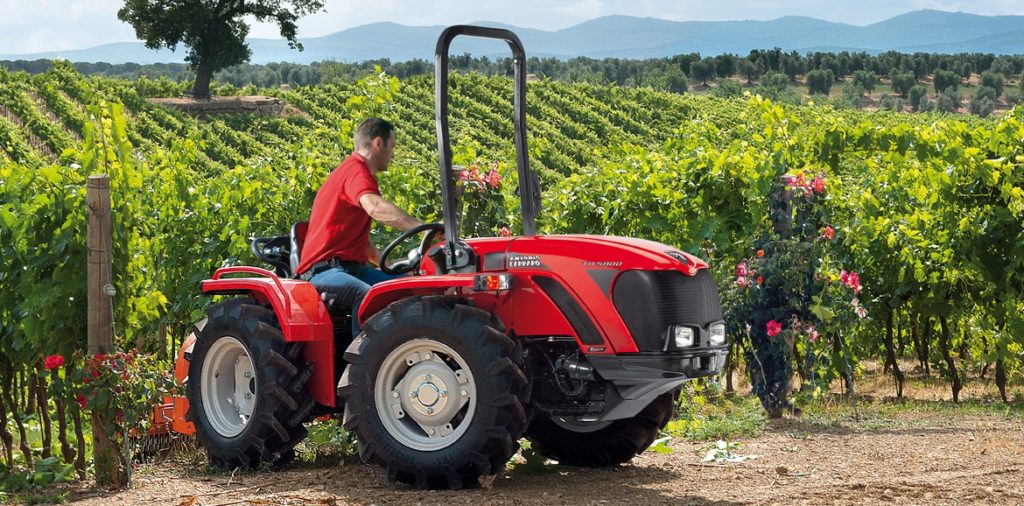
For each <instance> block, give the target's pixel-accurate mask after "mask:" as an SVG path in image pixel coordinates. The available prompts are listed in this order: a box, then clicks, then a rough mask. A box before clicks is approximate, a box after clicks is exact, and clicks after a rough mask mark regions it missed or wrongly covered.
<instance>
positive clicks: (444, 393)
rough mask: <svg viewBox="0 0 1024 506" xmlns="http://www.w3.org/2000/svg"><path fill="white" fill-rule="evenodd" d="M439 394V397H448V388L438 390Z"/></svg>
mask: <svg viewBox="0 0 1024 506" xmlns="http://www.w3.org/2000/svg"><path fill="white" fill-rule="evenodd" d="M437 395H438V396H439V397H448V391H447V390H441V391H440V392H438V394H437Z"/></svg>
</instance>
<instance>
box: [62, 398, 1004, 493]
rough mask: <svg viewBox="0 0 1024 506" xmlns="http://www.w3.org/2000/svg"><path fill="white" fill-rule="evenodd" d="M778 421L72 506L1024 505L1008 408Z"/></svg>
mask: <svg viewBox="0 0 1024 506" xmlns="http://www.w3.org/2000/svg"><path fill="white" fill-rule="evenodd" d="M850 425H853V426H846V424H845V423H838V424H836V423H830V424H822V423H816V422H811V421H808V420H805V419H794V418H789V419H783V420H779V421H775V422H772V423H770V425H769V427H768V428H767V429H766V431H765V432H764V433H763V434H762V435H761V436H760V437H757V438H755V439H751V440H747V441H741V443H742V446H741V447H740V448H739V449H738V450H737V451H736V453H738V454H740V455H745V456H752V455H756V456H757V457H756V458H754V459H752V460H747V461H745V462H739V463H730V464H702V463H701V460H702V457H703V456H704V455H705V454H706V453H707V450H708V448H709V446H710V445H709V443H691V442H686V441H678V440H677V441H674V442H673V443H672V444H671V447H672V449H673V453H671V454H659V453H653V452H646V453H644V454H643V455H640V456H638V457H637V458H635V459H634V460H633V462H632V463H631V464H630V465H627V466H623V467H620V468H618V469H597V470H595V469H576V468H561V467H553V468H552V471H550V472H547V473H542V474H527V473H525V472H519V471H517V469H516V467H515V466H512V469H511V470H510V471H508V472H506V473H505V474H504V475H502V476H499V477H498V478H497V479H496V480H495V481H494V483H493V485H492V486H491V487H490V488H481V489H477V490H463V491H454V492H452V491H421V490H414V489H411V488H409V487H407V486H404V485H401V484H389V483H388V482H387V481H386V479H385V477H384V474H383V473H382V472H381V470H380V469H378V468H377V467H371V466H365V465H362V464H346V465H341V466H337V467H334V466H332V467H320V468H298V469H288V470H284V471H277V472H272V471H267V472H262V473H247V474H244V475H243V474H238V475H236V476H234V477H233V478H232V477H231V476H230V475H228V474H217V475H204V474H196V471H195V470H194V469H190V468H189V466H187V465H185V464H182V463H181V462H178V463H174V462H164V463H162V464H147V465H144V466H142V467H141V468H139V469H137V470H136V477H135V484H134V487H133V488H132V489H130V490H126V491H122V492H119V493H115V494H111V493H105V492H101V491H95V490H89V489H86V488H83V489H79V490H77V491H74V493H72V495H71V496H70V497H69V498H68V499H69V500H70V501H71V502H72V503H75V504H88V505H104V506H106V505H110V504H132V505H146V504H171V505H183V506H198V505H202V506H212V505H218V506H226V505H229V504H240V505H246V504H323V505H335V504H403V505H404V504H448V505H455V504H474V505H476V504H624V503H633V504H636V505H646V504H749V503H754V504H792V503H798V504H850V503H883V502H884V503H896V504H937V503H941V504H965V503H985V504H1024V424H1022V423H1021V420H1020V419H1019V418H1013V417H1004V416H1001V415H999V414H995V413H994V414H972V415H967V416H959V415H955V414H951V412H949V411H942V412H929V413H927V414H921V413H916V412H908V413H900V414H898V415H897V416H894V417H887V418H884V419H875V420H871V421H868V422H866V423H863V422H862V423H851V424H850Z"/></svg>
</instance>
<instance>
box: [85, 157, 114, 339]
mask: <svg viewBox="0 0 1024 506" xmlns="http://www.w3.org/2000/svg"><path fill="white" fill-rule="evenodd" d="M86 202H87V205H88V208H89V267H88V270H87V273H86V274H87V275H88V277H89V286H88V290H89V355H95V354H97V353H107V352H108V351H110V345H111V343H113V340H114V322H113V316H114V315H113V311H112V301H111V295H112V293H110V292H112V291H113V288H114V287H113V284H112V279H111V278H112V276H111V270H112V268H113V267H112V262H113V260H112V254H111V253H112V252H111V250H112V249H113V246H112V243H113V233H112V231H111V217H110V178H109V177H108V176H107V175H106V174H100V175H97V176H89V182H88V184H87V186H86Z"/></svg>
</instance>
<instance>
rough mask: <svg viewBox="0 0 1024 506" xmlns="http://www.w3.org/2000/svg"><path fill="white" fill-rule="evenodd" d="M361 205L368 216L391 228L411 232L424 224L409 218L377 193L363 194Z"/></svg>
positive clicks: (360, 199)
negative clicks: (410, 230) (411, 229)
mask: <svg viewBox="0 0 1024 506" xmlns="http://www.w3.org/2000/svg"><path fill="white" fill-rule="evenodd" d="M359 205H360V206H362V207H363V210H365V211H366V214H369V215H370V217H371V218H373V219H374V221H377V222H380V223H383V224H385V225H387V226H389V227H394V228H397V229H400V230H409V229H410V228H413V227H417V226H419V225H422V224H423V222H422V221H420V220H417V219H416V218H413V217H412V216H409V215H408V214H406V212H405V211H403V210H401V209H399V208H398V206H396V205H394V204H392V203H391V202H388V201H387V200H384V198H383V197H381V196H380V195H377V194H376V193H365V194H363V196H361V197H359Z"/></svg>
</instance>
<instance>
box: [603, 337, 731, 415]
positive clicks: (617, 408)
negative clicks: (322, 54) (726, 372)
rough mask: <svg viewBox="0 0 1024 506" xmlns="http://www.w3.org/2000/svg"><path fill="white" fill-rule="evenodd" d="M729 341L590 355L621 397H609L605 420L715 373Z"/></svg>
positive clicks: (635, 410)
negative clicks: (669, 349)
mask: <svg viewBox="0 0 1024 506" xmlns="http://www.w3.org/2000/svg"><path fill="white" fill-rule="evenodd" d="M728 355H729V347H728V345H722V346H713V347H703V348H694V349H690V350H687V351H685V352H667V353H635V354H628V355H589V356H587V360H589V361H590V363H592V364H593V365H594V370H595V371H597V373H598V374H599V375H600V376H601V378H604V379H605V380H608V381H609V382H611V383H612V384H613V385H615V392H614V393H615V394H616V396H617V397H619V398H618V399H606V402H607V401H611V402H607V404H608V406H609V408H610V409H608V410H606V411H605V412H604V413H602V415H601V417H600V419H601V420H617V419H620V418H630V417H632V416H634V415H636V414H637V413H639V412H640V410H642V409H643V408H645V407H646V406H647V405H648V404H650V403H651V402H652V401H653V400H654V399H655V398H656V397H658V396H660V395H662V394H664V393H666V392H670V391H672V390H674V389H676V388H679V386H680V385H682V384H683V383H685V382H686V381H689V380H692V379H696V378H702V377H706V376H713V375H715V374H718V373H720V372H721V371H722V368H723V367H725V359H726V357H728Z"/></svg>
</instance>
